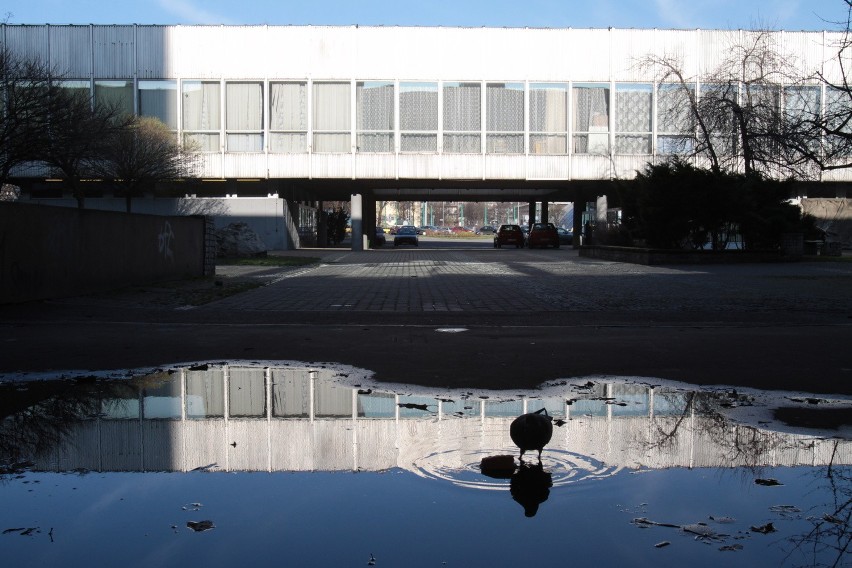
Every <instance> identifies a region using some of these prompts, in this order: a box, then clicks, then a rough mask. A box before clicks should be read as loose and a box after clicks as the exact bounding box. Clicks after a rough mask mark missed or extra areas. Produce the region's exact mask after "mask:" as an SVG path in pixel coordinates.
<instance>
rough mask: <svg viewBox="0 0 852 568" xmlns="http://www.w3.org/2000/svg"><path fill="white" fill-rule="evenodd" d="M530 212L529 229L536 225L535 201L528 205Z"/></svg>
mask: <svg viewBox="0 0 852 568" xmlns="http://www.w3.org/2000/svg"><path fill="white" fill-rule="evenodd" d="M528 211H529V216H530V218H529V221H528V222H527V227H532V224H533V223H535V201H530V202H529V204H528Z"/></svg>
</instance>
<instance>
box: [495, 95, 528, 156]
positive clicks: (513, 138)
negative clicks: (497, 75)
mask: <svg viewBox="0 0 852 568" xmlns="http://www.w3.org/2000/svg"><path fill="white" fill-rule="evenodd" d="M485 131H486V134H485V151H486V152H488V153H492V154H523V153H524V85H523V83H488V84H487V85H486V86H485Z"/></svg>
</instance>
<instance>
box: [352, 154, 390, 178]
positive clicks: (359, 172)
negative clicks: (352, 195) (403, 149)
mask: <svg viewBox="0 0 852 568" xmlns="http://www.w3.org/2000/svg"><path fill="white" fill-rule="evenodd" d="M355 177H357V178H358V179H363V178H373V179H393V178H394V177H396V156H395V155H394V154H355Z"/></svg>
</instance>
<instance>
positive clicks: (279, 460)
mask: <svg viewBox="0 0 852 568" xmlns="http://www.w3.org/2000/svg"><path fill="white" fill-rule="evenodd" d="M313 425H314V423H313V422H309V421H307V420H273V421H272V424H271V426H270V427H271V428H272V437H271V440H272V444H271V448H272V469H273V471H311V470H313V469H314V451H313Z"/></svg>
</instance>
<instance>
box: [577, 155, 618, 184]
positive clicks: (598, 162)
mask: <svg viewBox="0 0 852 568" xmlns="http://www.w3.org/2000/svg"><path fill="white" fill-rule="evenodd" d="M609 178H610V160H609V156H593V155H591V154H575V155H574V156H572V157H571V179H572V180H578V179H609Z"/></svg>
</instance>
